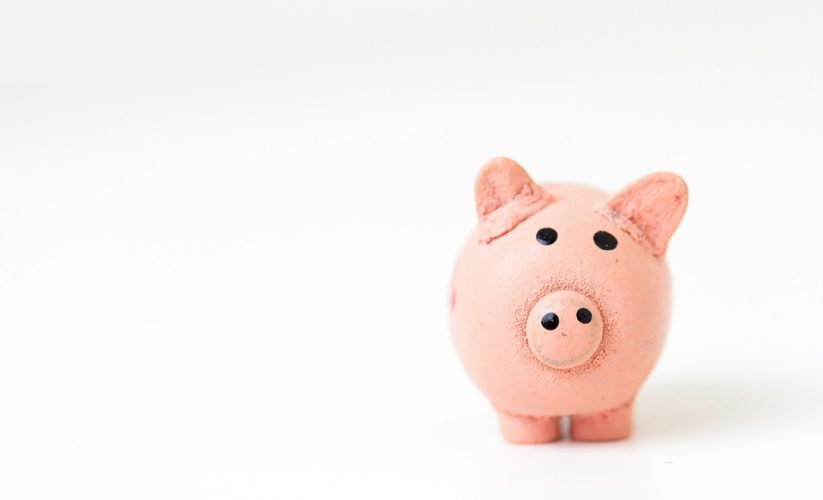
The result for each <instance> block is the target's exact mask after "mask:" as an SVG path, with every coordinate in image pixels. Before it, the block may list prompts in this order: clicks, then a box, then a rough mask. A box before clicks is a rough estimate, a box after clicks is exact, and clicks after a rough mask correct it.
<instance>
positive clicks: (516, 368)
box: [450, 158, 687, 443]
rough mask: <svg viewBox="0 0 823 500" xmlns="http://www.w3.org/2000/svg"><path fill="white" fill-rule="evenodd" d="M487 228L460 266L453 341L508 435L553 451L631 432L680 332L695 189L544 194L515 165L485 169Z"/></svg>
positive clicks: (575, 189)
mask: <svg viewBox="0 0 823 500" xmlns="http://www.w3.org/2000/svg"><path fill="white" fill-rule="evenodd" d="M476 196H477V210H478V217H479V223H478V227H477V228H476V229H475V231H474V232H473V233H472V235H471V236H470V238H469V240H468V241H467V243H466V245H465V247H464V249H463V251H462V254H461V256H460V258H459V260H458V263H457V265H456V267H455V271H454V276H453V279H452V288H451V301H450V305H451V331H452V338H453V340H454V344H455V346H456V347H457V351H458V353H459V355H460V358H461V360H462V361H463V363H464V365H465V367H466V369H467V371H468V373H469V376H470V377H471V379H472V380H473V381H474V383H475V384H476V385H477V386H478V388H479V389H480V390H481V391H482V392H483V393H484V394H485V395H486V396H487V397H488V398H489V400H490V401H491V403H492V405H493V406H494V408H495V409H496V410H497V412H498V415H499V418H500V425H501V430H502V433H503V436H504V437H505V438H506V439H508V440H509V441H512V442H519V443H540V442H549V441H552V440H554V439H557V438H558V437H560V432H559V425H558V423H559V421H558V418H559V417H561V416H570V417H571V437H572V438H575V439H580V440H610V439H619V438H623V437H626V436H628V435H629V434H630V432H631V407H632V401H633V400H634V397H635V394H636V393H637V391H638V389H639V388H640V386H641V385H642V384H643V382H644V380H645V379H646V377H647V376H648V375H649V373H650V371H651V370H652V368H653V367H654V364H655V362H656V361H657V358H658V356H659V355H660V352H661V349H662V346H663V342H664V339H665V335H666V329H667V325H668V321H669V302H670V298H669V289H670V281H669V273H668V268H667V266H666V263H665V262H664V260H663V257H664V254H665V250H666V245H667V242H668V239H669V237H670V236H671V234H672V233H673V232H674V230H675V228H676V227H677V225H678V223H679V221H680V218H681V217H682V215H683V212H684V211H685V207H686V200H687V192H686V186H685V183H683V181H682V180H681V179H680V178H679V177H677V176H676V175H674V174H669V173H658V174H652V175H651V176H648V177H646V178H644V179H641V180H640V181H637V182H636V183H634V184H631V185H629V186H628V187H627V188H625V189H624V190H623V191H621V192H619V193H618V194H616V195H614V196H611V197H609V196H607V195H606V194H605V193H602V192H600V191H597V190H594V189H590V188H586V187H580V186H571V185H553V184H547V185H542V186H541V185H537V184H535V183H534V182H532V181H531V179H530V178H529V176H528V174H526V172H525V171H524V170H523V169H522V167H520V166H519V165H518V164H516V163H515V162H513V161H512V160H508V159H505V158H498V159H495V160H492V161H490V162H489V163H487V164H486V166H485V167H484V168H483V170H482V171H481V173H480V176H479V177H478V181H477V187H476Z"/></svg>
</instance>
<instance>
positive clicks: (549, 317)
mask: <svg viewBox="0 0 823 500" xmlns="http://www.w3.org/2000/svg"><path fill="white" fill-rule="evenodd" d="M540 324H541V325H543V328H545V329H546V330H554V329H555V328H557V325H559V324H560V318H558V317H557V315H556V314H554V313H553V312H549V313H546V314H544V315H543V318H542V319H541V320H540Z"/></svg>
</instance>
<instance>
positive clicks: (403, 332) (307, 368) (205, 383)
mask: <svg viewBox="0 0 823 500" xmlns="http://www.w3.org/2000/svg"><path fill="white" fill-rule="evenodd" d="M295 3H297V2H295ZM443 4H444V2H434V1H430V2H429V1H421V0H416V1H414V2H391V3H387V2H376V1H375V2H362V1H359V2H331V1H327V2H322V1H316V2H301V5H300V6H295V5H287V4H285V3H283V4H280V3H277V2H275V3H266V2H232V3H231V5H230V6H229V4H228V3H226V4H225V5H224V4H223V3H220V2H183V1H179V0H178V1H171V2H169V1H162V2H161V1H150V2H147V1H140V2H115V3H111V2H89V1H81V2H57V1H42V2H15V3H13V4H12V2H5V3H4V4H3V5H2V7H0V62H2V66H0V255H2V259H0V304H2V306H0V498H4V499H20V500H23V499H29V498H32V499H34V498H36V499H50V498H60V499H84V500H87V499H112V498H117V499H132V498H133V499H145V498H152V499H164V498H174V499H180V498H196V499H208V498H232V499H234V498H244V499H246V498H248V499H258V498H259V499H263V498H339V497H346V498H583V497H585V498H595V495H596V494H605V495H608V496H609V498H614V497H618V498H695V497H700V498H702V497H719V496H720V495H721V494H722V495H724V496H733V497H734V498H744V497H756V498H758V497H763V498H774V497H778V496H779V497H780V498H795V497H806V498H809V497H818V498H819V497H820V495H821V486H820V480H819V466H820V453H819V450H820V447H821V445H823V431H821V421H823V401H821V394H823V368H822V367H821V366H823V363H821V361H822V360H821V349H822V348H823V327H821V324H822V322H821V318H820V315H821V314H822V313H823V270H821V264H820V251H821V250H820V249H821V244H823V236H821V235H823V231H821V229H820V220H821V213H822V212H823V210H822V209H821V200H820V193H821V185H823V184H822V183H823V175H822V174H821V168H823V150H822V149H821V143H820V140H821V133H823V125H822V124H823V122H821V118H820V117H821V116H822V115H823V95H822V94H821V90H820V89H821V81H822V80H823V58H821V50H823V35H821V30H820V26H821V18H823V8H821V6H820V4H819V3H818V2H813V1H810V2H791V1H790V2H743V1H740V2H682V3H673V2H654V1H648V2H638V1H633V2H595V3H586V2H527V3H523V4H518V5H504V3H503V2H500V3H493V2H460V3H456V4H454V5H451V6H446V5H443ZM500 154H505V155H509V156H511V157H513V158H515V159H517V160H518V161H520V162H521V163H522V164H524V165H525V166H526V167H527V168H528V169H529V170H530V171H531V173H532V174H533V176H534V177H535V178H536V179H539V180H541V181H550V180H551V181H561V180H572V181H578V182H586V183H590V184H594V185H596V186H599V187H601V188H603V189H607V190H615V189H618V188H619V187H620V186H622V185H623V184H625V183H628V182H629V181H631V180H633V179H635V178H636V177H639V176H640V175H642V174H645V173H647V172H650V171H653V170H658V169H668V170H675V171H677V172H679V173H680V174H681V175H682V176H683V177H685V178H686V180H687V181H688V182H689V185H690V189H691V205H690V208H689V211H688V213H687V214H686V218H685V220H684V223H683V225H682V226H681V228H680V230H679V231H678V233H677V234H676V235H675V237H674V239H673V241H672V244H671V247H670V252H669V257H668V260H669V263H670V266H671V268H672V272H673V277H674V281H675V302H674V319H673V323H672V327H671V331H670V337H669V342H668V345H667V347H666V350H665V352H664V355H663V357H662V359H661V360H660V362H659V364H658V366H657V369H656V370H655V372H654V373H653V375H652V377H651V379H650V380H649V382H648V384H647V386H646V387H645V389H644V390H643V391H642V392H641V395H640V397H639V400H638V404H637V418H636V426H637V432H636V435H635V436H634V437H633V438H632V439H631V440H629V441H626V442H621V443H612V444H602V445H597V444H595V445H592V444H585V445H584V444H576V443H569V442H563V443H560V444H556V445H551V446H539V447H515V446H509V445H506V444H504V443H503V442H502V440H501V439H500V437H499V435H498V433H497V428H496V422H495V420H494V416H493V414H492V412H491V411H490V409H489V406H488V404H487V403H486V401H485V400H484V399H483V398H482V397H481V396H480V394H479V393H478V392H477V391H476V390H475V389H474V387H473V386H472V385H471V384H470V382H469V381H468V379H467V377H466V376H465V374H464V372H463V370H462V368H461V366H460V365H459V363H458V360H457V357H456V355H455V354H454V352H453V349H452V346H451V343H450V340H449V335H448V331H447V317H446V288H447V282H448V278H449V275H450V273H451V266H452V263H453V259H454V258H455V257H456V254H457V252H458V250H459V248H460V245H461V244H462V241H463V238H464V237H465V236H466V234H467V233H468V231H469V230H470V227H471V225H472V224H473V218H474V209H473V200H472V188H473V182H474V175H475V173H476V172H477V169H478V168H479V166H480V165H481V164H482V162H483V161H485V160H486V159H488V158H489V157H492V156H495V155H500Z"/></svg>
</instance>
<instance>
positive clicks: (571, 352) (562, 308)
mask: <svg viewBox="0 0 823 500" xmlns="http://www.w3.org/2000/svg"><path fill="white" fill-rule="evenodd" d="M526 337H527V338H528V341H529V347H530V348H531V350H532V352H533V353H534V355H535V356H536V357H537V359H539V360H540V361H541V362H542V363H543V364H545V365H548V366H551V367H552V368H559V369H566V368H573V367H575V366H579V365H581V364H583V363H585V362H586V361H587V360H588V359H589V358H591V357H592V355H593V354H594V353H595V352H596V351H597V348H598V347H599V346H600V341H601V340H602V339H603V317H602V316H601V315H600V310H599V309H598V308H597V306H596V305H595V303H594V302H592V301H591V299H589V298H588V297H586V296H585V295H582V294H579V293H577V292H574V291H571V290H559V291H556V292H552V293H550V294H548V295H546V296H544V297H542V298H541V299H540V300H539V301H537V303H536V304H535V305H534V307H533V308H532V310H531V312H530V313H529V317H528V320H527V321H526Z"/></svg>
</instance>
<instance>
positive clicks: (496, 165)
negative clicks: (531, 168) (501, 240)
mask: <svg viewBox="0 0 823 500" xmlns="http://www.w3.org/2000/svg"><path fill="white" fill-rule="evenodd" d="M474 195H475V202H476V204H477V217H478V219H479V220H480V225H479V236H480V241H481V242H483V243H489V242H491V241H492V240H494V239H496V238H498V237H500V236H503V235H504V234H506V233H508V232H509V231H511V230H512V229H514V228H515V227H517V225H518V224H520V223H521V222H523V221H524V220H526V219H527V218H529V217H531V216H532V215H534V214H535V213H537V212H538V211H540V210H541V209H542V208H543V207H545V206H546V205H548V204H549V203H551V202H552V201H553V198H552V196H551V195H550V194H549V193H547V192H546V191H544V190H543V189H542V188H541V187H540V186H538V185H537V184H535V183H534V181H532V180H531V177H529V174H527V173H526V171H525V170H524V169H523V167H521V166H520V165H518V164H517V162H515V161H514V160H510V159H508V158H503V157H500V158H494V159H492V160H489V161H487V162H486V164H485V165H483V168H482V169H481V170H480V174H478V176H477V182H476V183H475V186H474Z"/></svg>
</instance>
